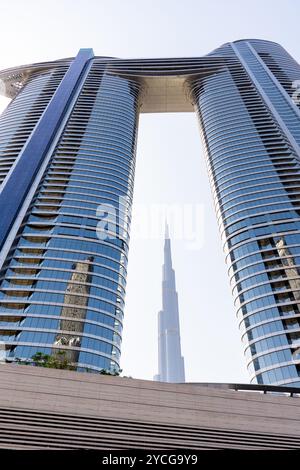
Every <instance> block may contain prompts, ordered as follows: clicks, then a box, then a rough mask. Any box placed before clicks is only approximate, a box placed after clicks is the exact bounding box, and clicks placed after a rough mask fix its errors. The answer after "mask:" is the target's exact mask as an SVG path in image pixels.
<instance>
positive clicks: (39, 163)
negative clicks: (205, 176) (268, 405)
mask: <svg viewBox="0 0 300 470" xmlns="http://www.w3.org/2000/svg"><path fill="white" fill-rule="evenodd" d="M0 79H1V80H2V84H3V87H1V88H2V89H3V90H4V93H5V94H6V96H9V97H11V98H13V100H12V102H11V103H10V105H9V106H8V108H7V109H6V111H5V112H4V113H3V115H2V116H1V119H0V181H1V186H0V214H1V224H0V248H1V253H0V265H1V298H0V328H1V329H0V340H2V356H3V357H4V358H5V359H6V360H14V359H15V358H16V357H21V358H27V357H30V356H31V355H32V354H34V353H35V352H36V351H42V352H45V353H51V352H52V351H54V350H61V349H63V350H65V351H67V352H68V355H69V357H70V358H71V360H72V362H75V363H76V364H77V365H78V367H79V368H89V369H93V370H99V369H101V368H103V367H104V368H110V369H118V367H119V355H120V343H121V331H122V321H123V308H124V294H125V285H126V264H127V254H128V240H129V227H130V207H131V202H132V192H133V181H134V167H135V148H136V136H137V127H138V116H139V113H141V112H145V113H146V112H152V113H153V112H179V111H180V112H193V111H196V112H197V114H198V117H199V122H200V128H201V134H202V138H203V142H204V146H205V150H206V157H207V166H208V173H209V178H210V181H211V185H212V191H213V196H214V201H215V207H216V213H217V217H218V222H219V226H220V231H221V237H222V241H223V247H224V251H225V255H226V260H227V263H228V270H229V276H230V282H231V285H232V292H233V295H234V302H235V307H236V312H237V318H238V323H239V327H240V329H241V336H242V340H243V343H244V349H245V355H246V358H247V365H248V369H249V372H250V375H251V380H252V381H254V382H255V381H257V382H258V383H271V384H278V385H283V384H289V385H294V386H300V321H299V319H300V277H299V269H300V213H299V212H298V209H299V207H300V109H299V104H298V103H297V101H296V100H295V99H294V98H293V96H294V93H295V84H297V81H298V80H300V67H299V65H298V64H297V63H296V62H295V61H294V59H293V58H292V57H291V56H290V55H289V54H288V53H287V52H286V51H285V50H284V49H283V48H282V47H281V46H280V45H278V44H276V43H273V42H270V41H261V40H255V39H249V40H241V41H235V42H234V43H228V44H225V45H223V46H221V47H220V48H218V49H216V50H215V51H213V52H212V53H210V54H208V55H207V56H204V57H200V58H171V59H136V60H133V59H127V60H122V59H115V58H109V57H96V56H94V55H93V53H92V51H91V50H89V49H88V50H81V51H80V53H79V54H78V56H77V57H76V58H75V59H63V60H58V61H54V62H48V63H39V64H33V65H28V66H22V67H17V68H15V69H9V70H4V71H2V72H1V73H0ZM120 197H121V204H120ZM103 204H108V205H110V206H111V207H113V208H114V207H115V208H116V209H117V213H118V218H117V236H115V237H109V238H108V239H106V240H102V239H101V240H99V237H98V236H97V232H96V227H97V224H98V222H99V215H97V207H98V206H99V205H103ZM197 272H198V275H199V285H201V283H202V278H201V276H204V275H205V267H201V269H200V270H198V271H197ZM212 282H213V280H212ZM216 294H217V286H216ZM216 322H217V319H216ZM199 334H201V333H199ZM199 362H200V359H199Z"/></svg>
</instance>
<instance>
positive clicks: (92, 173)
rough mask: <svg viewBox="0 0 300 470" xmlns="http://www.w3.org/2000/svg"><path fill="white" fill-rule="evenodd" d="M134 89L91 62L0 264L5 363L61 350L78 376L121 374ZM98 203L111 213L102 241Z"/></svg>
mask: <svg viewBox="0 0 300 470" xmlns="http://www.w3.org/2000/svg"><path fill="white" fill-rule="evenodd" d="M63 69H64V67H63ZM42 80H44V79H43V77H42ZM28 86H30V84H29V85H26V86H25V87H24V89H23V91H22V92H21V93H20V94H19V95H18V96H17V98H16V100H17V99H18V97H20V96H21V95H22V93H25V94H26V91H27V87H28ZM139 93H140V85H139V84H138V83H136V82H135V81H132V80H130V79H128V78H124V77H120V76H117V75H114V74H110V73H109V71H107V70H106V67H105V62H103V60H101V59H99V60H97V59H95V60H93V63H92V65H91V67H90V70H89V73H88V74H87V76H86V78H85V81H84V84H83V85H82V88H81V90H80V94H79V97H78V99H77V100H76V103H75V105H74V106H73V109H72V111H71V113H70V116H69V118H68V120H67V123H66V125H65V127H64V129H63V132H62V134H61V136H60V138H59V140H58V143H57V145H56V147H55V149H54V151H53V153H52V155H51V158H50V160H49V163H48V165H47V168H46V170H45V172H44V174H43V176H42V178H41V179H40V181H39V185H38V188H37V190H36V192H35V194H34V196H33V198H32V200H31V203H30V205H29V207H28V210H27V213H26V215H25V216H24V218H23V220H22V221H21V223H20V226H19V230H18V233H17V234H16V236H15V239H14V242H13V244H12V246H11V249H10V251H9V252H8V254H7V257H6V260H5V262H4V264H3V268H2V273H1V277H2V282H1V293H0V320H1V326H0V340H1V341H3V342H4V343H5V352H4V353H2V356H3V354H5V358H6V360H13V359H16V358H22V359H26V358H30V357H31V356H32V355H33V354H35V353H36V352H43V353H46V354H52V353H53V352H54V351H58V350H64V351H66V353H67V357H68V359H69V360H70V361H71V362H72V363H76V364H77V365H78V368H79V370H86V369H88V370H91V371H92V370H95V371H97V370H101V369H103V368H105V369H109V370H118V369H119V360H120V345H121V336H122V324H123V309H124V294H125V286H126V266H127V253H128V238H129V235H128V227H127V225H128V220H127V219H128V211H129V208H130V205H131V200H132V191H133V176H134V166H135V145H136V129H137V119H138V114H137V110H138V105H139ZM12 103H14V101H13V102H12ZM5 118H6V115H5V114H4V115H3V117H2V119H3V120H4V119H5ZM120 198H122V199H121V201H123V202H122V204H123V206H122V205H121V206H120V207H119V203H120ZM101 204H105V205H110V206H112V207H115V208H116V210H117V211H118V220H119V223H118V224H117V236H116V237H114V238H111V239H107V240H99V238H98V232H97V224H98V223H99V216H97V208H98V206H99V205H101ZM126 224H127V225H126Z"/></svg>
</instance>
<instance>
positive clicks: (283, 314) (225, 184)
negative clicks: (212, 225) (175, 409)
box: [191, 40, 300, 386]
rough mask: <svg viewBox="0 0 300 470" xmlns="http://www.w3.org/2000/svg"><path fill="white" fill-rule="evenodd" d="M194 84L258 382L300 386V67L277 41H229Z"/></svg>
mask: <svg viewBox="0 0 300 470" xmlns="http://www.w3.org/2000/svg"><path fill="white" fill-rule="evenodd" d="M214 55H217V56H223V57H224V58H226V66H224V68H223V70H221V71H220V72H219V73H218V74H215V75H212V76H208V77H206V78H204V79H197V78H196V79H193V80H192V81H191V92H192V95H193V98H194V102H195V105H196V107H197V111H198V115H199V119H200V123H201V129H202V135H203V141H204V144H205V147H206V154H207V162H208V168H209V170H208V171H209V176H210V180H211V184H212V188H213V194H214V199H215V207H216V213H217V217H218V221H219V226H220V231H221V236H222V240H223V243H224V250H225V253H226V258H227V262H228V265H229V276H230V281H231V285H232V293H233V296H234V303H235V307H236V311H237V318H238V322H239V326H240V329H241V336H242V341H243V343H244V349H245V355H246V358H247V364H248V370H249V373H250V376H251V380H252V381H253V382H258V383H265V384H277V385H283V384H288V385H292V386H300V304H299V299H300V277H299V273H300V271H299V269H300V264H299V263H300V257H299V255H300V212H298V210H299V208H300V179H299V178H300V165H299V155H300V154H299V146H298V145H299V143H300V141H299V136H300V119H299V109H298V107H297V106H296V104H294V102H293V101H292V99H291V97H292V92H293V91H294V90H293V82H294V80H297V79H299V78H300V67H299V65H298V64H296V63H295V61H294V60H293V59H292V58H291V57H290V56H289V55H288V54H287V53H286V51H285V50H284V49H283V48H282V47H281V46H279V45H278V44H274V43H270V42H268V41H259V40H249V41H237V42H235V43H233V44H226V45H224V46H222V47H221V48H219V49H217V50H216V51H214V52H213V53H212V54H211V57H214Z"/></svg>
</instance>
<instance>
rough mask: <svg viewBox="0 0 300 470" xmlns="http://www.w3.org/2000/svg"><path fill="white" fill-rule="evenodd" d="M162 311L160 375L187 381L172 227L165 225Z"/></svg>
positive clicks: (157, 377)
mask: <svg viewBox="0 0 300 470" xmlns="http://www.w3.org/2000/svg"><path fill="white" fill-rule="evenodd" d="M162 306H163V308H162V310H161V311H160V312H159V313H158V375H156V376H155V377H154V380H157V381H160V382H185V373H184V359H183V357H182V355H181V344H180V326H179V311H178V297H177V292H176V285H175V271H174V269H173V267H172V255H171V240H170V234H169V227H168V223H167V221H166V225H165V244H164V264H163V279H162Z"/></svg>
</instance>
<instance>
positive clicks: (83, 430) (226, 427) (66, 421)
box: [0, 365, 300, 449]
mask: <svg viewBox="0 0 300 470" xmlns="http://www.w3.org/2000/svg"><path fill="white" fill-rule="evenodd" d="M0 426H1V432H0V446H1V447H10V448H24V447H26V448H46V447H49V448H74V447H75V448H99V449H100V448H104V449H109V448H165V449H166V448H180V447H181V448H184V447H185V448H187V447H188V448H193V449H201V448H249V447H251V448H294V447H300V398H299V397H297V396H295V397H282V396H274V395H270V394H267V395H263V394H260V393H254V392H235V391H231V390H223V389H218V388H209V387H201V385H194V384H190V385H189V384H182V385H179V384H165V383H160V382H151V381H146V380H135V379H127V378H120V377H109V376H101V375H96V374H88V373H77V372H72V371H60V370H54V369H43V368H39V367H31V366H17V365H1V366H0Z"/></svg>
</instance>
